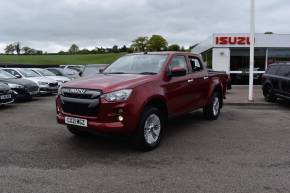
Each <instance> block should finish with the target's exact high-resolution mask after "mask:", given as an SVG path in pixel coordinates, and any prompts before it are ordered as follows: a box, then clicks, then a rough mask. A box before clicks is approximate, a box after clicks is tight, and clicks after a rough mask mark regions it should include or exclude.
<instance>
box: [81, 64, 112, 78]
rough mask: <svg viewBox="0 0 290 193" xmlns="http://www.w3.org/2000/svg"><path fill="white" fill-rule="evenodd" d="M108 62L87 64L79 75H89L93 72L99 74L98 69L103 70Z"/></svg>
mask: <svg viewBox="0 0 290 193" xmlns="http://www.w3.org/2000/svg"><path fill="white" fill-rule="evenodd" d="M107 66H108V64H87V65H85V67H84V70H83V71H82V72H80V76H81V77H86V76H91V75H95V74H100V71H102V70H104V69H105V68H106V67H107Z"/></svg>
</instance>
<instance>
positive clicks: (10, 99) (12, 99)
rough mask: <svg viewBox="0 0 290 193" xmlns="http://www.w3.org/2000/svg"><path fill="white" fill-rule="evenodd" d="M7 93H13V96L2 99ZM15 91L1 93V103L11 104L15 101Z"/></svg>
mask: <svg viewBox="0 0 290 193" xmlns="http://www.w3.org/2000/svg"><path fill="white" fill-rule="evenodd" d="M7 95H11V98H5V99H1V98H2V96H7ZM14 97H15V96H14V93H13V92H8V93H5V94H0V105H5V104H10V103H13V102H14Z"/></svg>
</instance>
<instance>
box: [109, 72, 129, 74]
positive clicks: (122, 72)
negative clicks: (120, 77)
mask: <svg viewBox="0 0 290 193" xmlns="http://www.w3.org/2000/svg"><path fill="white" fill-rule="evenodd" d="M104 74H126V73H125V72H104Z"/></svg>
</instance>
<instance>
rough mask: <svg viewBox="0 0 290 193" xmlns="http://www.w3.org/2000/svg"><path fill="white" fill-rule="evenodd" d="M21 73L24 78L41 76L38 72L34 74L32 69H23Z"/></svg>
mask: <svg viewBox="0 0 290 193" xmlns="http://www.w3.org/2000/svg"><path fill="white" fill-rule="evenodd" d="M19 72H20V73H21V74H22V75H23V76H24V77H27V78H29V77H39V76H40V75H39V74H37V73H36V72H34V71H33V70H31V69H26V68H22V69H19Z"/></svg>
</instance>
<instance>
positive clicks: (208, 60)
mask: <svg viewBox="0 0 290 193" xmlns="http://www.w3.org/2000/svg"><path fill="white" fill-rule="evenodd" d="M201 56H202V59H203V62H204V63H205V64H206V65H207V68H209V69H211V68H212V49H209V50H207V51H205V52H203V53H202V54H201Z"/></svg>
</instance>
